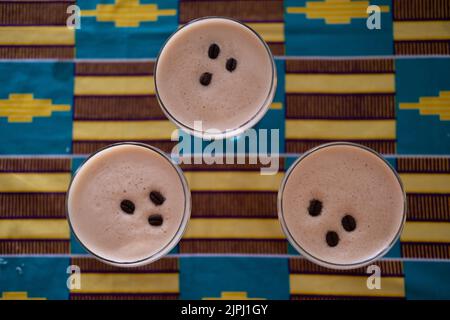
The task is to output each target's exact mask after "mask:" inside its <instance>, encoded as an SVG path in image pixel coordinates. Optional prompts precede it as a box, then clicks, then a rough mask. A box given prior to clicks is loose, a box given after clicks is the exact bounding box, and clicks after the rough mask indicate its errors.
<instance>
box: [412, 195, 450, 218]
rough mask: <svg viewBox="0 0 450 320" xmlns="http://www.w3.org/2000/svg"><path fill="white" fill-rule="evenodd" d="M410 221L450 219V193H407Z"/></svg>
mask: <svg viewBox="0 0 450 320" xmlns="http://www.w3.org/2000/svg"><path fill="white" fill-rule="evenodd" d="M406 199H407V201H408V211H407V219H408V220H410V221H415V220H416V221H424V220H425V221H446V222H448V221H450V195H437V194H436V195H429V194H408V195H406Z"/></svg>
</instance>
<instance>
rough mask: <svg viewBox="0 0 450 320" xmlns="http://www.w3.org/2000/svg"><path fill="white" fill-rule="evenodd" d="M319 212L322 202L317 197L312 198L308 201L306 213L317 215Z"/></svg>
mask: <svg viewBox="0 0 450 320" xmlns="http://www.w3.org/2000/svg"><path fill="white" fill-rule="evenodd" d="M321 212H322V202H321V201H320V200H317V199H312V200H311V201H310V202H309V207H308V213H309V214H310V215H311V216H313V217H317V216H318V215H319V214H320V213H321Z"/></svg>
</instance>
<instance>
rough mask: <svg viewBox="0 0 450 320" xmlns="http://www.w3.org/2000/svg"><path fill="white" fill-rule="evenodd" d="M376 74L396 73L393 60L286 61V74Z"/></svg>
mask: <svg viewBox="0 0 450 320" xmlns="http://www.w3.org/2000/svg"><path fill="white" fill-rule="evenodd" d="M309 72H314V73H376V72H394V60H393V59H370V60H369V59H367V60H363V59H355V60H309V59H308V60H304V59H303V60H291V59H288V60H286V73H309Z"/></svg>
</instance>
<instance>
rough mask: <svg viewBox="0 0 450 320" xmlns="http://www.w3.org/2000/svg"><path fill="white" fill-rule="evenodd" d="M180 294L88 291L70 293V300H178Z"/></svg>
mask: <svg viewBox="0 0 450 320" xmlns="http://www.w3.org/2000/svg"><path fill="white" fill-rule="evenodd" d="M178 297H179V294H174V293H171V294H162V293H150V294H145V293H137V294H126V293H120V294H112V293H111V294H108V293H105V294H100V293H93V294H86V293H70V300H177V299H178Z"/></svg>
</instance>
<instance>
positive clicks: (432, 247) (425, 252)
mask: <svg viewBox="0 0 450 320" xmlns="http://www.w3.org/2000/svg"><path fill="white" fill-rule="evenodd" d="M401 246H402V257H403V258H420V259H450V244H448V243H402V244H401Z"/></svg>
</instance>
